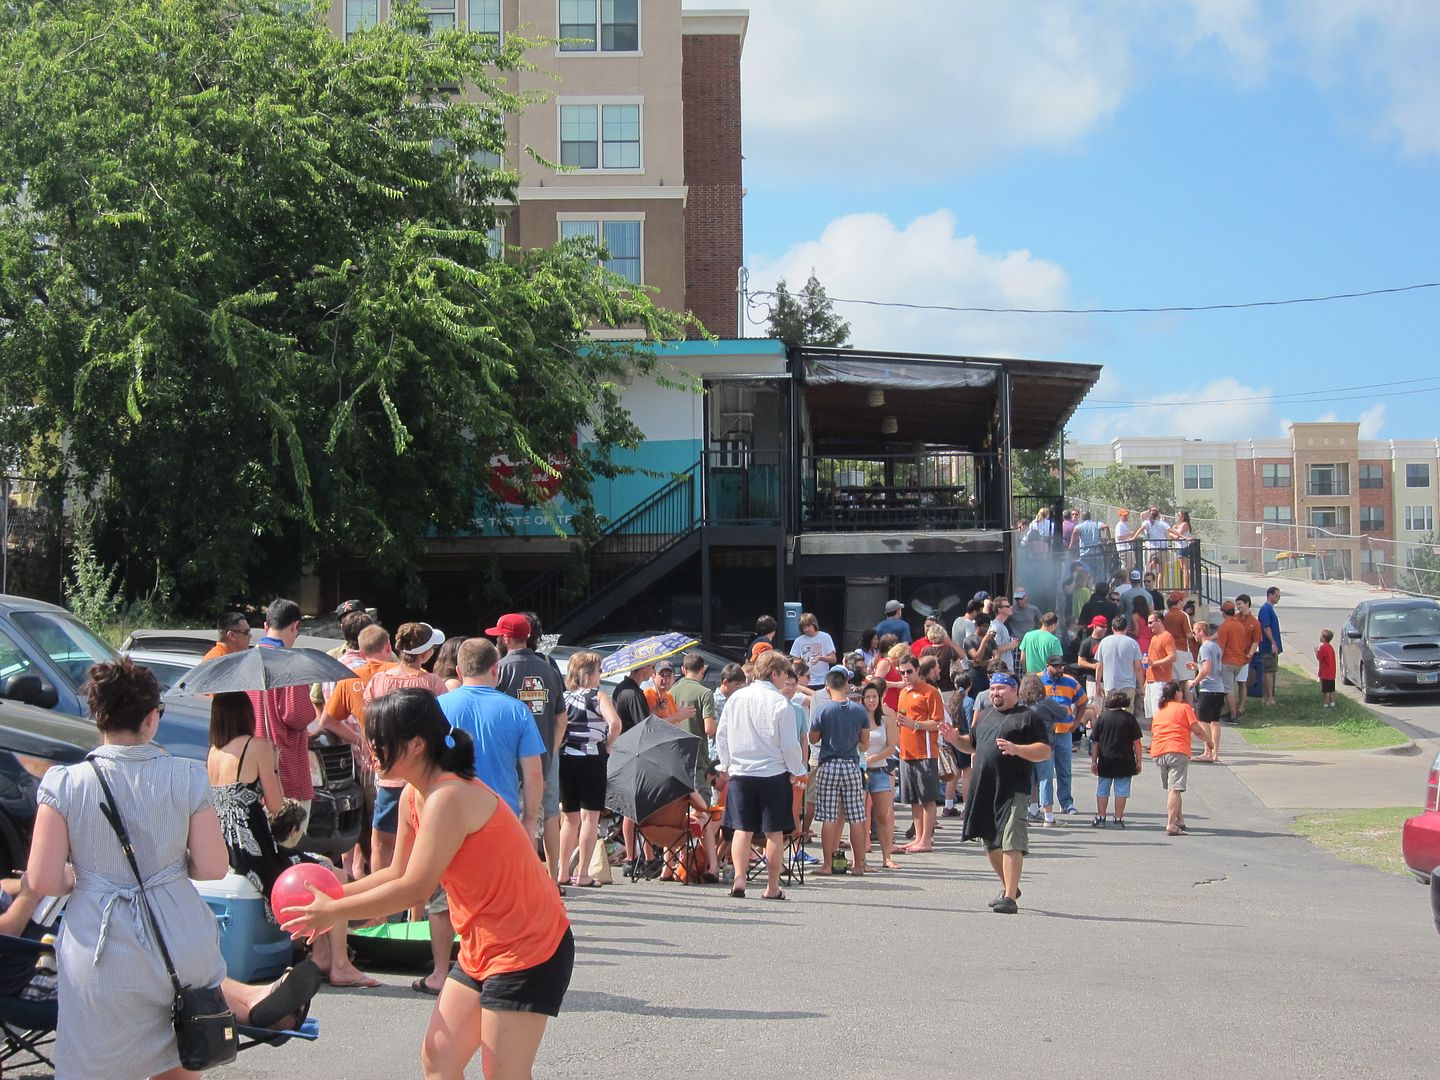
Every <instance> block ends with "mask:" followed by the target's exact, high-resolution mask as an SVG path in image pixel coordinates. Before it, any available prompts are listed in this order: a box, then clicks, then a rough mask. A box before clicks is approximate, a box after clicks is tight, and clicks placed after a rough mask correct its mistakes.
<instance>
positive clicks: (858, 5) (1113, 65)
mask: <svg viewBox="0 0 1440 1080" xmlns="http://www.w3.org/2000/svg"><path fill="white" fill-rule="evenodd" d="M1121 6H1122V7H1125V6H1127V5H1123V4H1122V5H1121ZM750 20H751V21H750V29H749V33H748V34H747V36H746V42H745V55H744V79H745V139H746V156H747V159H748V161H749V163H750V164H749V172H750V176H751V177H752V179H756V180H763V181H764V182H767V183H779V182H784V181H786V180H790V181H800V180H804V179H809V178H812V177H814V176H816V175H829V176H833V175H834V173H835V170H837V169H840V170H843V171H844V172H845V173H847V174H848V175H850V176H852V177H857V176H858V177H862V178H868V179H883V180H885V181H886V182H893V181H894V179H895V178H896V177H900V178H903V179H904V180H906V181H908V182H913V181H917V180H924V179H927V178H936V177H943V176H947V175H950V174H953V173H954V172H957V171H962V170H965V169H969V168H973V167H975V166H977V165H982V164H984V163H986V162H988V161H989V160H991V159H993V158H995V157H997V156H999V155H1001V154H1005V153H1009V152H1012V151H1015V150H1018V149H1025V148H1029V147H1034V146H1041V147H1046V148H1052V149H1053V148H1063V147H1066V146H1068V145H1070V144H1072V143H1073V142H1074V141H1075V140H1077V139H1078V138H1080V137H1081V136H1083V135H1085V134H1086V133H1087V132H1089V131H1090V130H1092V129H1093V128H1094V127H1095V126H1096V125H1097V124H1099V123H1102V122H1103V121H1104V120H1105V119H1106V118H1107V117H1109V116H1110V115H1111V114H1112V113H1113V112H1114V111H1115V109H1116V108H1117V107H1118V106H1119V104H1120V102H1121V101H1122V100H1123V99H1124V97H1125V93H1126V91H1127V90H1128V89H1129V85H1130V82H1131V76H1130V68H1131V64H1130V55H1129V53H1130V50H1129V45H1128V40H1127V37H1126V35H1125V34H1124V33H1117V32H1116V31H1117V26H1116V25H1115V24H1114V22H1113V21H1112V19H1111V17H1110V15H1109V9H1107V11H1106V12H1104V13H1102V12H1099V11H1092V10H1087V9H1086V8H1085V7H1084V6H1079V5H1073V4H1071V3H1070V2H1069V0H1035V2H1032V3H1027V4H978V3H976V4H965V5H961V4H956V3H954V0H906V2H905V3H893V4H885V5H876V4H875V3H873V0H864V2H862V0H783V3H782V2H781V0H760V2H757V3H755V4H754V5H753V6H752V9H751V16H750Z"/></svg>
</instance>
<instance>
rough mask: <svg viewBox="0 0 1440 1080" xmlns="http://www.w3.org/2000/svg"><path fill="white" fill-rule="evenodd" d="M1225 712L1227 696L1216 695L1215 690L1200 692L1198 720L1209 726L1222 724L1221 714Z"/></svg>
mask: <svg viewBox="0 0 1440 1080" xmlns="http://www.w3.org/2000/svg"><path fill="white" fill-rule="evenodd" d="M1224 711H1225V695H1224V694H1219V693H1216V692H1215V691H1213V690H1202V691H1200V704H1199V706H1198V707H1197V708H1196V710H1195V716H1196V719H1198V720H1201V721H1203V722H1204V723H1207V724H1216V723H1219V722H1220V714H1221V713H1223V712H1224Z"/></svg>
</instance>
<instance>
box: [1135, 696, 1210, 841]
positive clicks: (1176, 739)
mask: <svg viewBox="0 0 1440 1080" xmlns="http://www.w3.org/2000/svg"><path fill="white" fill-rule="evenodd" d="M1167 685H1169V686H1172V687H1173V688H1174V692H1173V693H1172V694H1171V695H1170V697H1168V698H1166V699H1164V700H1162V701H1161V703H1160V708H1159V709H1158V710H1157V711H1156V713H1155V715H1154V716H1153V717H1151V719H1150V758H1151V760H1152V761H1154V762H1155V764H1156V765H1158V766H1159V767H1160V783H1161V785H1162V786H1163V787H1164V788H1165V790H1166V791H1167V792H1168V793H1169V794H1168V795H1167V796H1166V799H1165V817H1166V819H1167V820H1166V825H1165V831H1166V832H1167V833H1169V834H1170V835H1171V836H1178V835H1179V834H1181V833H1183V832H1184V831H1185V814H1184V812H1183V811H1182V810H1181V807H1180V796H1181V793H1182V792H1183V791H1184V790H1185V783H1186V779H1187V778H1188V776H1189V772H1190V745H1191V743H1190V736H1191V735H1192V734H1193V735H1199V736H1200V739H1201V741H1202V742H1204V743H1205V748H1206V749H1207V750H1211V749H1214V747H1213V744H1212V743H1211V742H1210V731H1209V729H1208V728H1207V727H1206V726H1205V725H1204V724H1202V723H1201V722H1200V721H1199V719H1198V718H1197V717H1196V716H1195V710H1194V709H1192V708H1190V705H1189V703H1188V702H1187V701H1186V700H1185V684H1184V683H1180V682H1171V683H1169V684H1167Z"/></svg>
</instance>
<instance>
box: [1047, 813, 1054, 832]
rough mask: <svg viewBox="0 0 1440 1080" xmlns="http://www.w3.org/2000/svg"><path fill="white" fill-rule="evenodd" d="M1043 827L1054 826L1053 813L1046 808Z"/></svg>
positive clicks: (1049, 827) (1050, 827)
mask: <svg viewBox="0 0 1440 1080" xmlns="http://www.w3.org/2000/svg"><path fill="white" fill-rule="evenodd" d="M1045 827H1046V828H1047V829H1053V828H1054V827H1055V815H1054V814H1052V813H1050V812H1049V811H1048V810H1047V811H1046V812H1045Z"/></svg>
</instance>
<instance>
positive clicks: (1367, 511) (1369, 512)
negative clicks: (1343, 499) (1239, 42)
mask: <svg viewBox="0 0 1440 1080" xmlns="http://www.w3.org/2000/svg"><path fill="white" fill-rule="evenodd" d="M1377 517H1378V518H1379V521H1378V522H1377V521H1376V520H1375V518H1377ZM1360 531H1361V532H1384V531H1385V507H1383V506H1362V507H1360Z"/></svg>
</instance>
